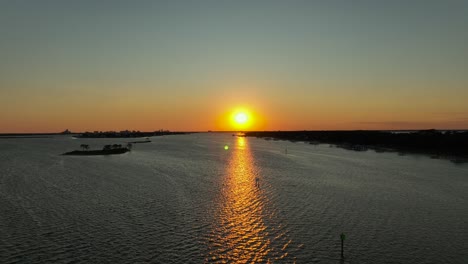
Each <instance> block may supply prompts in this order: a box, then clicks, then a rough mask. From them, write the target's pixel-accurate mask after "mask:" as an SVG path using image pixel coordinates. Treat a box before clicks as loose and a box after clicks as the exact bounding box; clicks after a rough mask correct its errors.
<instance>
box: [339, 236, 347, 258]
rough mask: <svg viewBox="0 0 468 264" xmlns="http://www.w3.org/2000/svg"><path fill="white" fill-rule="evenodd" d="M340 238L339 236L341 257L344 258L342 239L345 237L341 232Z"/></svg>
mask: <svg viewBox="0 0 468 264" xmlns="http://www.w3.org/2000/svg"><path fill="white" fill-rule="evenodd" d="M340 238H341V259H344V240H345V238H346V236H345V234H344V233H341V235H340Z"/></svg>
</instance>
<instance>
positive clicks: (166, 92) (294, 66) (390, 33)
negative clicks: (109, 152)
mask: <svg viewBox="0 0 468 264" xmlns="http://www.w3.org/2000/svg"><path fill="white" fill-rule="evenodd" d="M33 2H34V3H33ZM117 2H118V3H113V4H112V5H102V4H99V3H97V2H96V3H94V2H93V1H79V2H77V3H75V5H74V6H73V8H70V6H69V5H68V4H66V3H65V2H63V1H51V2H50V3H48V4H41V3H40V1H39V2H37V3H36V1H32V2H31V3H28V4H22V3H21V2H18V1H2V2H1V3H0V18H1V19H2V20H1V21H2V23H0V32H2V41H1V42H0V133H12V132H60V131H63V130H65V129H70V130H72V131H76V132H81V131H94V130H126V129H129V130H141V131H154V130H159V129H169V130H172V131H175V130H179V131H207V130H233V129H239V128H238V127H235V126H232V123H231V121H230V118H229V115H230V113H231V112H232V111H234V110H235V109H237V108H239V107H244V108H246V109H247V110H249V111H251V112H252V113H253V114H252V122H251V126H250V127H249V128H248V129H250V130H332V129H333V130H334V129H339V130H353V129H393V130H398V129H431V128H436V129H468V103H467V102H466V101H467V100H466V99H467V98H468V89H467V87H468V74H466V73H467V69H468V64H467V62H468V31H467V30H466V25H467V24H468V16H466V11H467V10H468V3H467V2H463V1H453V2H450V3H447V2H445V1H439V2H437V1H434V2H433V3H432V2H431V4H426V5H421V4H416V3H413V2H408V3H403V2H401V1H382V2H378V3H375V2H374V1H360V2H359V3H354V2H353V3H351V2H349V1H343V2H335V1H298V2H294V3H289V2H288V1H271V2H269V3H268V4H261V3H260V2H261V1H242V0H241V1H200V2H197V4H196V5H194V4H190V3H187V4H184V5H181V4H178V3H177V1H162V2H160V1H147V2H145V1H143V2H138V3H133V2H130V1H117ZM189 2H190V1H189Z"/></svg>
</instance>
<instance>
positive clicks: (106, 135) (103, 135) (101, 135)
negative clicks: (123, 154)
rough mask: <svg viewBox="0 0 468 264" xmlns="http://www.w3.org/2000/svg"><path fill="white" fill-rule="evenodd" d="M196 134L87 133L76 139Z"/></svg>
mask: <svg viewBox="0 0 468 264" xmlns="http://www.w3.org/2000/svg"><path fill="white" fill-rule="evenodd" d="M191 133H194V132H170V131H155V132H140V131H121V132H115V131H107V132H101V131H96V132H85V133H82V134H79V135H77V136H75V137H77V138H138V137H156V136H166V135H185V134H191Z"/></svg>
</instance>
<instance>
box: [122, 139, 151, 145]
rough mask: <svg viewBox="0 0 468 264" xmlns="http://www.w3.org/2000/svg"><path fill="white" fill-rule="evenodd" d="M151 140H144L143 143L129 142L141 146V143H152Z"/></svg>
mask: <svg viewBox="0 0 468 264" xmlns="http://www.w3.org/2000/svg"><path fill="white" fill-rule="evenodd" d="M150 142H151V140H142V141H131V142H128V143H132V144H141V143H150Z"/></svg>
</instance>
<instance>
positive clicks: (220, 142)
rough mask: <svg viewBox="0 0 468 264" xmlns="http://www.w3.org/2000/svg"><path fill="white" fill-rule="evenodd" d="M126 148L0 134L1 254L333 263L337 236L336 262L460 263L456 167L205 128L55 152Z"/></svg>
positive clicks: (5, 258)
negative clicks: (128, 145) (109, 152)
mask: <svg viewBox="0 0 468 264" xmlns="http://www.w3.org/2000/svg"><path fill="white" fill-rule="evenodd" d="M124 142H126V140H125V139H73V138H71V137H69V136H57V137H53V138H33V139H11V138H10V139H0V169H1V170H0V260H1V261H0V262H2V263H44V262H59V263H60V262H63V263H68V262H73V263H115V262H120V263H252V262H257V263H340V262H341V261H340V240H339V234H340V233H341V232H344V233H346V236H347V239H346V241H345V242H346V243H345V255H346V263H466V260H467V259H468V248H467V247H466V243H465V241H466V237H467V235H468V210H466V208H468V192H467V190H468V188H467V187H468V166H467V165H466V164H465V165H463V164H462V165H456V164H453V163H451V162H449V161H445V160H434V159H430V158H428V157H426V156H414V155H407V156H399V155H397V154H394V153H375V152H373V151H367V152H353V151H348V150H343V149H339V148H331V147H329V146H328V145H318V146H313V145H309V144H303V143H290V142H283V141H265V140H262V139H256V138H238V137H232V136H231V135H230V134H214V133H208V134H192V135H179V136H164V137H155V138H152V142H151V143H145V144H136V145H135V146H134V149H133V151H132V152H130V153H126V154H122V155H115V156H93V157H91V156H60V155H58V154H60V153H63V152H66V151H71V150H74V149H76V148H77V147H78V146H79V145H80V144H89V145H90V146H91V148H93V147H96V148H99V147H102V146H103V145H105V144H113V143H124ZM225 145H228V146H229V149H228V150H225V149H224V146H225ZM286 150H287V153H286Z"/></svg>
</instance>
